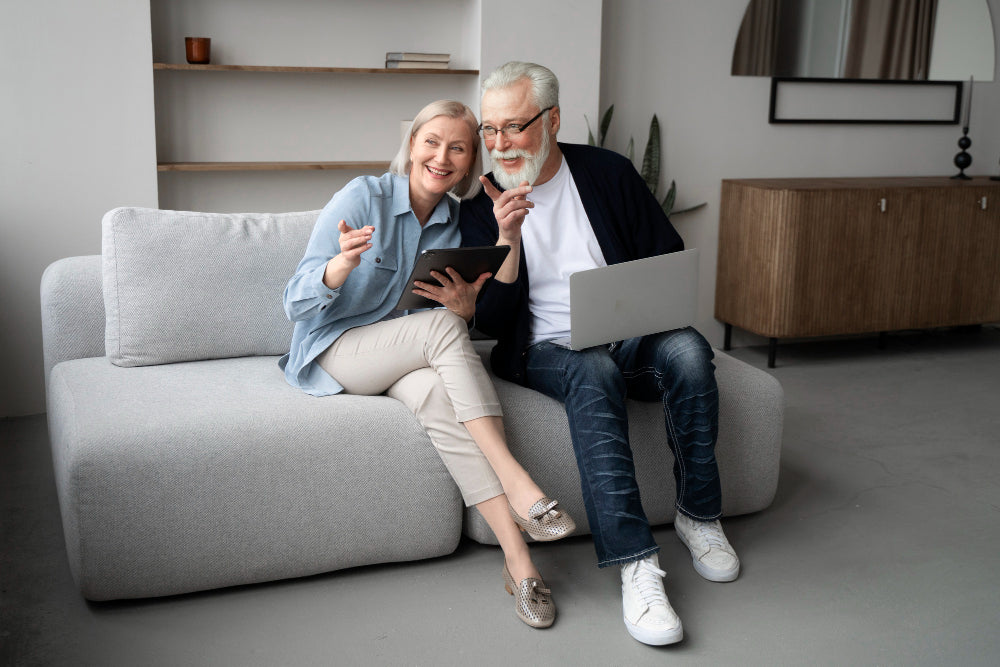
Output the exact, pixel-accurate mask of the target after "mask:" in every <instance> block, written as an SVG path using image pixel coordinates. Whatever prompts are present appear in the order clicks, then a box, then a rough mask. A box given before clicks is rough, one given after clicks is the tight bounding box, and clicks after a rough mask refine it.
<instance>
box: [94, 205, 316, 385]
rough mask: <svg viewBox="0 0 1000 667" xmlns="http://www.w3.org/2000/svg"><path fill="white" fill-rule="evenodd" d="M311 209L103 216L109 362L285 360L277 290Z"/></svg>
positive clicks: (285, 330)
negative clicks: (279, 356) (269, 357)
mask: <svg viewBox="0 0 1000 667" xmlns="http://www.w3.org/2000/svg"><path fill="white" fill-rule="evenodd" d="M318 215H319V211H308V212H302V213H282V214H266V213H238V214H228V213H227V214H224V213H191V212H185V211H161V210H157V209H149V208H116V209H113V210H111V211H109V212H108V213H107V214H105V216H104V220H103V223H102V226H103V242H102V245H103V267H102V268H103V281H104V308H105V312H106V322H105V331H104V343H105V350H106V353H107V356H108V358H109V359H110V360H111V362H112V363H114V364H116V365H118V366H148V365H153V364H165V363H171V362H177V361H192V360H198V359H219V358H225V357H240V356H250V355H274V354H284V353H285V352H287V351H288V345H289V341H290V340H291V335H292V325H291V323H290V322H289V321H288V319H287V318H286V317H285V314H284V310H283V308H282V301H281V294H282V291H283V290H284V287H285V283H286V282H287V281H288V278H290V277H291V275H292V274H293V273H294V271H295V267H296V265H297V264H298V262H299V260H300V259H301V258H302V254H303V252H304V251H305V247H306V243H307V242H308V241H309V235H310V233H311V232H312V228H313V226H314V224H315V222H316V218H317V216H318Z"/></svg>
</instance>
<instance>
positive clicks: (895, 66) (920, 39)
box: [844, 0, 937, 81]
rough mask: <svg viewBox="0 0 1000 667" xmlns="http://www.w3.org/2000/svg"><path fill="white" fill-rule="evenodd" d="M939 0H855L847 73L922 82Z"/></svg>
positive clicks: (848, 74) (852, 76) (928, 60)
mask: <svg viewBox="0 0 1000 667" xmlns="http://www.w3.org/2000/svg"><path fill="white" fill-rule="evenodd" d="M936 11H937V0H854V2H853V3H852V9H851V17H850V24H851V27H850V36H849V38H848V44H847V54H846V58H845V60H844V76H845V77H847V78H851V79H912V80H916V81H923V80H926V79H927V72H928V69H929V67H930V61H931V42H932V40H933V38H934V14H935V13H936Z"/></svg>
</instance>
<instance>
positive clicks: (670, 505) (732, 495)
mask: <svg viewBox="0 0 1000 667" xmlns="http://www.w3.org/2000/svg"><path fill="white" fill-rule="evenodd" d="M492 345H493V343H492V341H477V342H476V347H477V351H478V352H479V353H480V356H482V358H483V360H484V362H485V363H486V364H487V368H489V365H488V364H489V350H490V347H491V346H492ZM714 363H715V367H716V371H715V376H716V380H717V382H718V385H719V440H718V442H717V444H716V448H715V456H716V459H717V460H718V462H719V476H720V478H721V483H722V511H723V514H725V515H726V516H735V515H738V514H749V513H751V512H757V511H760V510H762V509H764V508H766V507H767V506H768V505H770V504H771V501H772V500H774V494H775V492H776V491H777V488H778V461H779V459H780V457H781V430H782V425H783V423H784V394H783V392H782V389H781V385H780V384H779V383H778V381H777V380H776V379H774V377H773V376H771V375H769V374H768V373H766V372H764V371H762V370H760V369H757V368H754V367H752V366H749V365H747V364H745V363H743V362H742V361H739V360H737V359H734V358H733V357H731V356H729V355H728V354H726V353H725V352H722V351H720V350H715V361H714ZM493 382H494V383H495V385H496V388H497V393H498V394H499V396H500V403H501V405H502V406H503V410H504V414H505V419H504V428H505V430H506V433H507V439H508V444H509V446H510V449H511V452H513V454H514V456H515V457H516V458H517V460H518V461H519V462H520V463H521V465H523V466H524V467H525V469H527V470H528V471H529V472H530V473H531V475H532V477H533V478H534V479H535V481H536V482H538V484H539V486H541V487H542V489H543V490H544V491H545V493H546V494H548V495H549V496H551V497H552V498H556V499H558V500H559V502H560V503H561V504H562V505H563V507H564V508H565V509H566V511H568V512H569V513H570V515H571V516H572V517H573V518H574V520H575V521H576V525H577V530H576V533H575V534H578V535H584V534H589V533H590V532H591V531H590V525H589V523H588V521H587V515H586V512H585V510H584V506H583V495H582V493H581V491H580V475H579V473H578V471H577V466H576V458H575V455H574V453H573V446H572V443H571V441H570V435H569V424H568V422H567V419H566V412H565V410H564V408H563V405H562V403H560V402H559V401H556V400H554V399H552V398H549V397H548V396H545V395H543V394H540V393H538V392H535V391H532V390H530V389H526V388H524V387H521V386H519V385H517V384H514V383H512V382H507V381H505V380H501V379H499V378H495V377H494V378H493ZM627 409H628V414H629V441H630V443H631V445H632V455H633V460H634V461H635V466H636V478H637V481H638V483H639V491H640V493H641V495H642V505H643V509H644V510H645V511H646V516H647V517H648V518H649V521H650V523H652V524H653V525H660V524H664V523H670V522H672V521H673V520H674V514H675V509H674V500H675V498H676V485H675V484H674V475H673V463H674V457H673V455H672V454H671V452H670V448H669V446H668V445H667V435H666V427H665V424H664V420H663V409H662V407H661V406H660V404H659V403H641V402H639V401H634V400H629V401H628V403H627ZM465 519H466V521H465V532H466V534H467V535H468V536H469V537H471V538H472V539H474V540H476V541H477V542H482V543H485V544H497V540H496V537H494V535H493V532H492V531H491V530H490V528H489V526H488V525H487V524H486V521H485V520H484V519H483V518H482V516H481V515H480V514H479V513H478V512H476V511H475V510H472V509H467V510H466V517H465Z"/></svg>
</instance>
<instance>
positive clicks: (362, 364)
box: [316, 309, 503, 506]
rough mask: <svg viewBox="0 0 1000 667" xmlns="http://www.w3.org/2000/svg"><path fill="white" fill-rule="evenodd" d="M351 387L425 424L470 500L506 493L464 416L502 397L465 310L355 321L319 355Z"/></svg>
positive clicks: (493, 407)
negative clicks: (382, 397)
mask: <svg viewBox="0 0 1000 667" xmlns="http://www.w3.org/2000/svg"><path fill="white" fill-rule="evenodd" d="M316 361H317V363H319V365H320V367H322V368H323V370H325V371H326V372H327V373H329V374H330V376H331V377H333V378H334V379H335V380H336V381H337V382H339V383H340V384H341V385H342V386H343V387H344V390H345V391H346V392H347V393H349V394H363V395H368V396H371V395H375V394H381V393H386V394H388V395H389V396H391V397H392V398H395V399H397V400H398V401H400V402H402V403H403V404H404V405H406V407H407V408H409V409H410V411H411V412H413V414H414V415H416V417H417V419H418V420H419V421H420V423H421V425H422V426H423V427H424V429H425V430H426V431H427V435H428V436H429V437H430V439H431V442H432V443H433V444H434V447H435V448H436V449H437V451H438V454H439V455H440V456H441V460H442V461H444V464H445V467H447V468H448V472H449V473H451V476H452V478H454V480H455V483H456V484H458V488H459V490H460V491H461V492H462V498H463V499H464V500H465V504H466V505H469V506H472V505H476V504H478V503H481V502H483V501H484V500H489V499H490V498H494V497H496V496H498V495H500V494H501V493H503V487H502V486H501V485H500V480H499V479H498V478H497V476H496V473H494V472H493V468H492V467H491V466H490V464H489V461H487V460H486V457H485V456H484V455H483V453H482V452H481V451H480V449H479V446H478V445H476V442H475V441H474V440H473V439H472V436H471V435H469V431H468V430H467V429H466V428H465V426H463V425H462V423H461V422H466V421H469V420H472V419H477V418H479V417H488V416H501V415H502V414H503V413H502V411H501V409H500V401H499V399H498V398H497V394H496V390H495V389H494V388H493V382H492V381H491V380H490V378H489V376H488V375H487V374H486V370H485V369H484V368H483V363H482V361H481V360H480V358H479V355H478V354H476V352H475V350H474V349H473V348H472V342H471V341H470V340H469V332H468V328H467V327H466V324H465V322H464V321H463V320H462V318H461V317H459V316H458V315H455V314H454V313H452V312H451V311H450V310H444V309H435V310H425V311H421V312H419V313H414V314H412V315H406V316H405V317H400V318H397V319H394V320H386V321H383V322H376V323H375V324H369V325H367V326H363V327H357V328H354V329H349V330H347V331H346V332H344V334H343V335H341V336H340V338H338V339H337V340H336V341H335V342H334V343H333V345H331V346H330V347H329V348H327V349H326V350H325V351H324V352H323V353H321V354H320V355H319V357H317V358H316Z"/></svg>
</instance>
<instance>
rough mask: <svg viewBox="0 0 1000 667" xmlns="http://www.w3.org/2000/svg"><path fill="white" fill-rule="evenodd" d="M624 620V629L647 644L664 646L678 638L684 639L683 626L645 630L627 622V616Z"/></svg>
mask: <svg viewBox="0 0 1000 667" xmlns="http://www.w3.org/2000/svg"><path fill="white" fill-rule="evenodd" d="M623 619H624V620H625V629H626V630H628V633H629V634H630V635H632V638H633V639H635V640H637V641H640V642H642V643H643V644H648V645H650V646H665V645H667V644H676V643H677V642H679V641H680V640H682V639H684V626H677V627H676V628H671V629H670V630H669V631H659V632H658V631H656V630H647V629H646V628H641V627H639V626H638V625H635V624H634V623H631V622H629V620H628V619H627V618H624V617H623Z"/></svg>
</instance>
